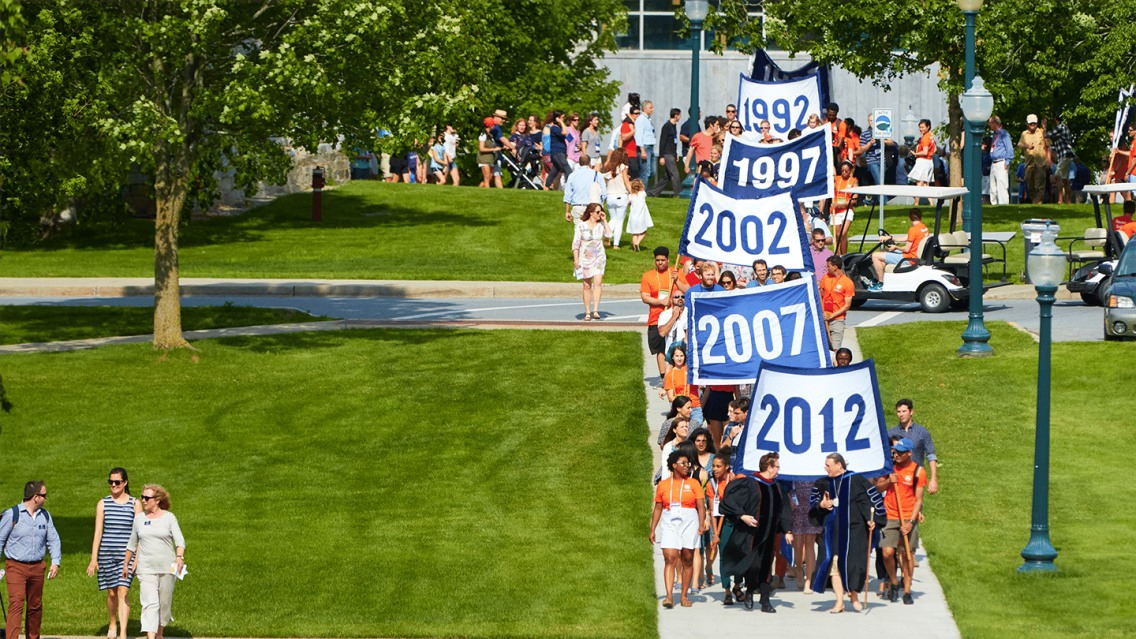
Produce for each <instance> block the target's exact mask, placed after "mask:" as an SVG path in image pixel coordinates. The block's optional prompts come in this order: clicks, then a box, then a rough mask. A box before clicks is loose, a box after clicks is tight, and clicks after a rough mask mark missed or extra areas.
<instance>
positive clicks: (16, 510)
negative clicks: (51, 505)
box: [0, 504, 51, 637]
mask: <svg viewBox="0 0 1136 639" xmlns="http://www.w3.org/2000/svg"><path fill="white" fill-rule="evenodd" d="M9 510H11V511H12V529H13V530H14V529H15V528H16V522H18V521H20V505H19V504H16V505H15V506H12V507H11V508H10V509H9ZM40 510H42V511H43V515H44V517H47V523H48V525H51V513H49V512H47V509H46V508H40ZM11 533H12V530H9V531H8V539H11V538H12V537H11ZM5 546H7V542H5ZM2 551H3V549H2V548H0V552H2ZM0 637H3V635H0Z"/></svg>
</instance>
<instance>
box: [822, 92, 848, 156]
mask: <svg viewBox="0 0 1136 639" xmlns="http://www.w3.org/2000/svg"><path fill="white" fill-rule="evenodd" d="M839 113H840V106H839V105H837V104H836V103H835V102H829V103H828V106H826V107H825V108H824V117H825V120H826V122H825V124H827V125H828V128H829V129H831V130H832V168H834V169H837V168H840V150H841V149H842V148H844V135H845V134H846V133H848V125H847V124H845V123H844V120H841V119H840V118H838V117H836V116H837V114H839Z"/></svg>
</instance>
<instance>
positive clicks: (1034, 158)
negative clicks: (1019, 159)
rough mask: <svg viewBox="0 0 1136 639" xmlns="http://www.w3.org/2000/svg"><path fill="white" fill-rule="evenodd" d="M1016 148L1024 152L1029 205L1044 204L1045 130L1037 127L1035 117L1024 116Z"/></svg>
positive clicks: (1031, 115) (1046, 155)
mask: <svg viewBox="0 0 1136 639" xmlns="http://www.w3.org/2000/svg"><path fill="white" fill-rule="evenodd" d="M1018 148H1019V149H1022V150H1023V151H1025V164H1026V189H1028V190H1029V197H1030V203H1031V204H1041V203H1042V202H1045V185H1046V179H1045V161H1046V158H1047V157H1048V153H1047V151H1048V149H1047V147H1046V141H1045V130H1044V129H1039V128H1038V127H1037V116H1036V115H1034V114H1032V113H1031V114H1029V115H1027V116H1026V130H1025V131H1022V135H1021V137H1020V138H1018Z"/></svg>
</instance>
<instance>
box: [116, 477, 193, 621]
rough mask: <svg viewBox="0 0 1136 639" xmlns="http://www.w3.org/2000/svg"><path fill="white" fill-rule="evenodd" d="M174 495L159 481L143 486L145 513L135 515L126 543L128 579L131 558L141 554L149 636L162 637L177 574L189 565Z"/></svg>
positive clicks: (140, 575) (141, 598) (140, 577)
mask: <svg viewBox="0 0 1136 639" xmlns="http://www.w3.org/2000/svg"><path fill="white" fill-rule="evenodd" d="M169 508H170V495H169V493H167V492H166V489H165V488H162V487H161V486H159V485H158V484H146V487H145V488H143V489H142V512H141V513H138V514H137V515H135V516H134V527H133V529H132V530H131V531H130V542H129V543H128V544H127V545H126V565H125V566H123V568H122V576H123V578H126V576H127V569H128V567H129V566H130V560H131V559H132V558H133V557H134V555H135V553H137V554H138V562H137V567H138V568H137V575H138V599H139V602H140V603H141V604H142V632H145V633H146V637H147V639H161V638H162V633H163V632H164V631H165V629H166V626H167V625H169V623H170V618H171V617H170V605H171V604H172V603H173V597H174V584H175V583H176V582H177V577H175V576H174V575H175V573H180V572H181V570H182V568H184V567H185V537H183V536H182V534H181V527H180V526H178V520H177V517H174V514H173V513H171V512H169Z"/></svg>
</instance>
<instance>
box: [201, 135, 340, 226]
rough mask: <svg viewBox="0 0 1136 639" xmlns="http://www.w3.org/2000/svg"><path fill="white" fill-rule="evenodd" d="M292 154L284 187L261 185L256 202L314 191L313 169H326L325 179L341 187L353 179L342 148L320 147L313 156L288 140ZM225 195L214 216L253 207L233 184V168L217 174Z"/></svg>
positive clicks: (213, 210)
mask: <svg viewBox="0 0 1136 639" xmlns="http://www.w3.org/2000/svg"><path fill="white" fill-rule="evenodd" d="M280 143H281V145H282V146H283V147H284V150H285V151H286V152H287V153H288V155H290V156H292V170H291V171H289V172H288V178H287V180H286V181H285V182H284V184H268V183H266V182H263V181H261V182H257V194H256V198H255V200H257V201H258V202H263V201H264V200H265V199H272V198H276V197H279V196H281V195H289V194H291V193H303V192H305V191H311V189H312V169H314V168H315V167H317V166H321V167H323V170H324V179H326V180H327V181H328V182H331V181H332V180H334V181H335V182H336V183H338V184H345V183H346V182H348V181H350V179H351V162H350V161H349V160H348V159H347V156H346V155H344V154H343V153H342V152H340V151H339V149H338V147H339V145H338V144H336V145H332V144H326V143H325V144H320V145H319V148H318V149H317V151H316V153H309V152H308V151H307V149H304V148H303V147H293V146H291V145H290V144H289V142H288V140H280ZM214 175H215V177H216V178H217V185H218V188H219V189H220V192H221V199H220V200H218V201H217V202H214V204H213V206H212V207H211V208H210V210H209V213H210V214H214V215H217V214H223V213H225V212H229V211H236V212H239V211H241V210H244V209H246V208H249V207H250V205H251V204H252V203H251V202H250V201H249V199H250V198H246V197H245V192H244V189H239V188H235V186H234V184H233V169H229V170H227V171H218V172H217V173H215V174H214Z"/></svg>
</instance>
